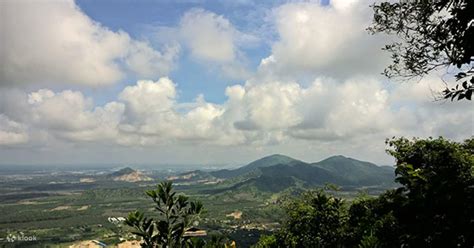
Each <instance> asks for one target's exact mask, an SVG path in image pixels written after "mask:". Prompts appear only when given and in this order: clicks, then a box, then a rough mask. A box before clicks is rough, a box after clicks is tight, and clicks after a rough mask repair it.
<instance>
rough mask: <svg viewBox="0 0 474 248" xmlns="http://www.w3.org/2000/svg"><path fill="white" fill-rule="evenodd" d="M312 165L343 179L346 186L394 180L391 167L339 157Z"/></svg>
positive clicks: (383, 182) (376, 183)
mask: <svg viewBox="0 0 474 248" xmlns="http://www.w3.org/2000/svg"><path fill="white" fill-rule="evenodd" d="M312 165H313V166H315V167H319V168H322V169H325V170H327V171H329V172H331V173H332V174H334V175H338V176H340V177H341V178H344V180H346V183H347V184H353V185H380V184H387V183H391V182H393V180H394V170H393V167H388V166H377V165H375V164H373V163H370V162H365V161H360V160H356V159H353V158H347V157H344V156H341V155H339V156H333V157H329V158H327V159H324V160H322V161H320V162H317V163H313V164H312Z"/></svg>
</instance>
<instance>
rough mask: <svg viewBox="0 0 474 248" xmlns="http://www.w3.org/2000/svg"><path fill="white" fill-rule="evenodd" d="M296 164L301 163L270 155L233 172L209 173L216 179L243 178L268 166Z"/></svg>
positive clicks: (288, 158) (292, 159) (282, 156)
mask: <svg viewBox="0 0 474 248" xmlns="http://www.w3.org/2000/svg"><path fill="white" fill-rule="evenodd" d="M298 162H301V161H299V160H296V159H294V158H290V157H288V156H285V155H280V154H274V155H270V156H267V157H264V158H261V159H259V160H256V161H254V162H252V163H250V164H248V165H246V166H243V167H240V168H238V169H235V170H227V169H225V170H218V171H213V172H210V174H211V175H213V176H214V177H217V178H233V177H238V176H243V175H245V174H248V173H251V172H256V171H257V169H259V168H263V167H269V166H274V165H278V164H285V165H291V164H293V163H298Z"/></svg>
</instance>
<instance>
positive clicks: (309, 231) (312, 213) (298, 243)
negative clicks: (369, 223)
mask: <svg viewBox="0 0 474 248" xmlns="http://www.w3.org/2000/svg"><path fill="white" fill-rule="evenodd" d="M284 209H285V212H286V215H287V218H286V220H285V222H284V224H283V226H282V228H281V230H280V231H279V232H277V233H276V234H275V235H274V236H263V237H262V238H261V240H260V241H259V243H258V244H257V245H256V247H340V246H341V245H342V242H343V240H344V223H345V220H346V214H345V213H346V211H345V209H344V202H343V200H342V199H340V198H336V197H332V196H329V195H327V194H326V193H324V192H323V191H321V190H316V191H307V192H304V193H303V194H302V195H301V196H300V197H298V198H296V199H291V200H289V201H288V202H287V203H286V204H285V205H284Z"/></svg>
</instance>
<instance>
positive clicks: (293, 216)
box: [256, 138, 474, 248]
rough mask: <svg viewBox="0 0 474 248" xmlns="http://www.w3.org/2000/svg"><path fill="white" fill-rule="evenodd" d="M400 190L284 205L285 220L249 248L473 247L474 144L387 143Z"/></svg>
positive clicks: (313, 196)
mask: <svg viewBox="0 0 474 248" xmlns="http://www.w3.org/2000/svg"><path fill="white" fill-rule="evenodd" d="M387 144H388V145H389V147H390V148H389V149H388V153H389V154H391V155H392V156H393V157H395V159H396V161H397V163H396V166H397V168H396V170H395V173H396V181H397V182H398V183H400V185H401V186H400V187H399V188H397V189H394V190H388V191H386V192H385V193H384V194H382V195H380V196H378V197H374V198H370V197H367V196H364V197H361V198H359V199H356V200H355V201H353V202H352V203H351V204H350V206H349V207H348V208H347V207H346V206H345V204H344V203H343V201H342V200H340V199H338V198H334V197H332V196H329V195H327V194H325V193H324V192H323V191H309V192H306V193H304V194H302V195H301V196H300V197H298V198H296V199H291V200H290V201H289V202H288V203H286V204H285V205H284V209H285V210H286V215H287V217H286V221H285V223H284V224H283V226H282V228H281V230H280V231H278V232H277V233H275V234H274V236H265V237H262V238H261V240H260V242H259V243H258V244H257V246H256V247H394V248H395V247H473V246H474V236H473V235H472V230H474V139H472V138H471V139H468V140H466V141H464V142H463V143H457V142H452V141H448V140H445V139H443V138H438V139H433V138H429V139H425V140H420V139H413V140H409V139H406V138H398V139H395V138H394V139H391V140H388V141H387Z"/></svg>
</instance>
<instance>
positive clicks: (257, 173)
mask: <svg viewBox="0 0 474 248" xmlns="http://www.w3.org/2000/svg"><path fill="white" fill-rule="evenodd" d="M210 174H211V175H212V176H214V177H216V178H221V179H226V180H227V182H232V183H231V184H230V186H229V187H224V188H220V189H218V191H219V192H224V191H227V190H239V189H240V190H246V189H250V188H256V189H258V190H261V191H267V192H279V191H282V190H285V189H287V188H289V187H294V186H299V187H303V188H304V187H314V186H322V185H325V184H327V183H332V184H336V185H339V186H344V187H346V186H347V187H368V186H390V185H393V182H394V170H393V168H392V167H388V166H377V165H375V164H373V163H370V162H365V161H360V160H356V159H353V158H347V157H344V156H333V157H330V158H327V159H324V160H322V161H320V162H316V163H311V164H310V163H305V162H303V161H300V160H296V159H293V158H291V157H288V156H284V155H279V154H276V155H271V156H268V157H264V158H262V159H259V160H256V161H254V162H252V163H250V164H248V165H246V166H243V167H241V168H238V169H235V170H219V171H213V172H210ZM215 193H217V192H215Z"/></svg>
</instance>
